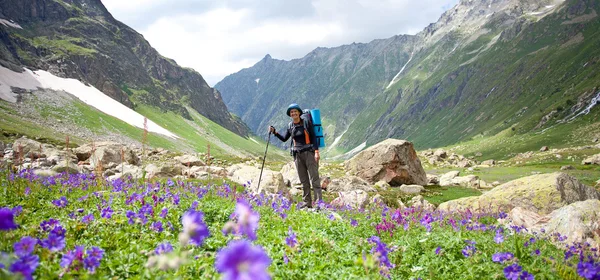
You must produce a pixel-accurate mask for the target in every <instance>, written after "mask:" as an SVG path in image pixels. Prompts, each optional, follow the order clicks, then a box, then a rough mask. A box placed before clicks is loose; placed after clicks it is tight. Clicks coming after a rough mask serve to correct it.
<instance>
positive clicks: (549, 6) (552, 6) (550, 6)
mask: <svg viewBox="0 0 600 280" xmlns="http://www.w3.org/2000/svg"><path fill="white" fill-rule="evenodd" d="M554 6H556V5H548V6H545V7H544V8H546V9H552V8H554Z"/></svg>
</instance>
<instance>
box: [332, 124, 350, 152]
mask: <svg viewBox="0 0 600 280" xmlns="http://www.w3.org/2000/svg"><path fill="white" fill-rule="evenodd" d="M346 131H348V129H346V130H345V131H344V132H342V134H340V136H338V137H336V138H335V139H334V140H333V143H331V145H329V147H328V148H327V149H328V150H331V149H332V148H333V147H335V145H337V143H338V142H340V140H341V139H342V136H344V134H345V133H346Z"/></svg>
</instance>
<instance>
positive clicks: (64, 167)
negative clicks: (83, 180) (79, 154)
mask: <svg viewBox="0 0 600 280" xmlns="http://www.w3.org/2000/svg"><path fill="white" fill-rule="evenodd" d="M52 171H54V172H57V173H62V172H67V173H69V174H77V173H79V169H78V168H77V165H75V164H74V163H72V162H69V163H67V162H65V161H60V162H59V163H58V164H57V165H56V166H54V167H52Z"/></svg>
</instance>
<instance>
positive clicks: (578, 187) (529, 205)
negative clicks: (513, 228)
mask: <svg viewBox="0 0 600 280" xmlns="http://www.w3.org/2000/svg"><path fill="white" fill-rule="evenodd" d="M599 197H600V193H599V192H598V191H596V190H595V189H593V188H591V187H588V186H585V185H583V184H581V183H580V182H579V181H577V179H575V178H574V177H571V176H569V175H568V174H565V173H560V172H556V173H549V174H539V175H532V176H528V177H524V178H519V179H516V180H513V181H510V182H507V183H505V184H502V185H500V186H498V187H496V188H494V189H492V190H490V191H488V192H486V193H484V194H482V195H481V196H474V197H473V196H472V197H464V198H459V199H456V200H451V201H447V202H444V203H442V204H440V206H439V207H438V210H442V211H457V210H465V209H471V210H474V211H489V210H498V209H501V210H503V211H506V212H508V211H510V210H512V209H513V208H515V207H522V208H524V209H526V210H529V211H533V212H536V213H538V214H540V215H546V214H548V213H550V212H552V211H554V210H556V209H559V208H561V207H563V206H565V205H569V204H571V203H574V202H576V201H584V200H588V199H598V198H599Z"/></svg>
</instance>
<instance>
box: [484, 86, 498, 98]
mask: <svg viewBox="0 0 600 280" xmlns="http://www.w3.org/2000/svg"><path fill="white" fill-rule="evenodd" d="M495 89H496V87H494V88H492V90H490V92H488V94H486V95H485V98H488V96H490V93H492V92H494V90H495Z"/></svg>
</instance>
